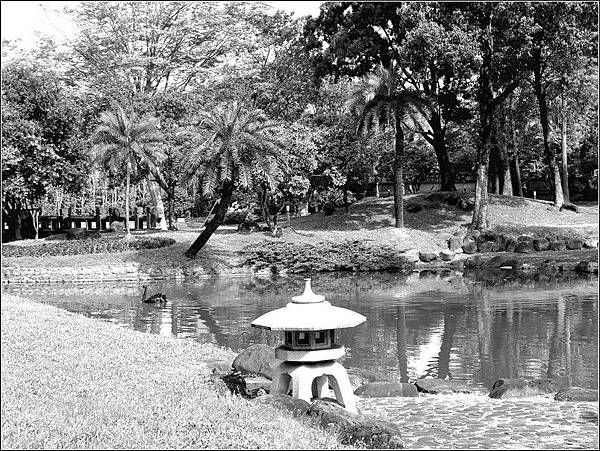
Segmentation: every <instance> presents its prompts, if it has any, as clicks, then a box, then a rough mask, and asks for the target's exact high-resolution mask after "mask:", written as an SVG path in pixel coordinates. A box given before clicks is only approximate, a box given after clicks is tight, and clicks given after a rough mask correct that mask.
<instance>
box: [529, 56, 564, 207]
mask: <svg viewBox="0 0 600 451" xmlns="http://www.w3.org/2000/svg"><path fill="white" fill-rule="evenodd" d="M538 60H539V55H538ZM540 66H541V62H540V63H539V64H538V65H537V66H536V68H535V70H534V83H533V86H534V91H535V96H536V97H537V101H538V107H539V109H540V125H541V126H542V135H543V138H544V154H545V156H546V164H547V165H548V167H549V168H550V173H551V176H552V177H551V178H552V183H553V185H554V207H555V208H560V207H562V206H563V204H564V197H563V190H562V183H561V181H560V171H559V169H558V165H557V164H556V157H555V156H554V152H553V151H552V150H551V149H550V143H549V142H548V135H549V133H550V126H549V121H548V105H547V103H546V92H545V91H544V89H543V87H542V81H543V80H542V73H541V68H540Z"/></svg>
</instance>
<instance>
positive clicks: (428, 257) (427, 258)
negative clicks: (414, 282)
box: [419, 251, 438, 263]
mask: <svg viewBox="0 0 600 451" xmlns="http://www.w3.org/2000/svg"><path fill="white" fill-rule="evenodd" d="M437 257H438V256H437V254H436V253H435V252H423V251H421V252H419V260H421V261H422V262H426V263H427V262H431V261H434V260H437Z"/></svg>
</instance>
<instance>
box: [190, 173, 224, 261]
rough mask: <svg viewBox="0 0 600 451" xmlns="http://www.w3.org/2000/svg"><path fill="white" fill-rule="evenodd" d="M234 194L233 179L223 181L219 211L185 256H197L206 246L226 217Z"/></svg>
mask: <svg viewBox="0 0 600 451" xmlns="http://www.w3.org/2000/svg"><path fill="white" fill-rule="evenodd" d="M232 195H233V183H232V182H231V181H225V182H223V186H222V190H221V199H220V202H219V207H218V208H217V212H216V213H215V216H214V217H213V218H212V220H210V221H209V222H208V223H207V224H206V227H205V228H204V230H203V231H202V233H200V236H198V238H196V241H194V242H193V243H192V245H191V246H190V248H189V249H188V250H187V251H185V256H186V257H189V258H195V257H196V254H197V253H198V252H199V251H200V249H202V248H203V247H204V245H205V244H206V242H207V241H208V239H209V238H210V237H211V236H212V234H213V233H214V232H215V230H217V228H218V227H219V226H220V225H221V223H222V222H223V220H224V219H225V214H226V213H227V209H228V208H229V206H230V205H231V196H232Z"/></svg>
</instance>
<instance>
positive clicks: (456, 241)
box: [448, 236, 462, 251]
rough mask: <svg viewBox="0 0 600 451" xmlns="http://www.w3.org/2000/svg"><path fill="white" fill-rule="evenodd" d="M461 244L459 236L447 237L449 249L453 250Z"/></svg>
mask: <svg viewBox="0 0 600 451" xmlns="http://www.w3.org/2000/svg"><path fill="white" fill-rule="evenodd" d="M461 246H462V239H461V238H459V237H457V236H453V237H450V238H449V239H448V249H450V250H451V251H455V250H456V249H459V248H460V247H461Z"/></svg>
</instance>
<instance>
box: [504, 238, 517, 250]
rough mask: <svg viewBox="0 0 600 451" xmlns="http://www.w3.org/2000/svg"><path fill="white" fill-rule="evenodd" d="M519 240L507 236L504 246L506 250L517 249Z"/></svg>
mask: <svg viewBox="0 0 600 451" xmlns="http://www.w3.org/2000/svg"><path fill="white" fill-rule="evenodd" d="M517 245H518V243H517V240H515V239H514V238H507V239H506V243H505V246H504V250H505V251H506V252H514V251H515V250H516V249H517Z"/></svg>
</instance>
